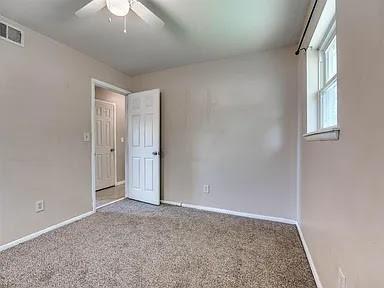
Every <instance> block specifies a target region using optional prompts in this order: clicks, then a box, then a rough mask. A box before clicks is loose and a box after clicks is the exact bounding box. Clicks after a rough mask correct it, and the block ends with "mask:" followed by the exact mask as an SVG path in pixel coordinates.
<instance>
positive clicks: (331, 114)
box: [320, 82, 337, 128]
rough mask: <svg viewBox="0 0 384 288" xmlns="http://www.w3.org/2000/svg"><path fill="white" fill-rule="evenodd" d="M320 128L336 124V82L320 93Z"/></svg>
mask: <svg viewBox="0 0 384 288" xmlns="http://www.w3.org/2000/svg"><path fill="white" fill-rule="evenodd" d="M320 97H321V99H320V101H321V102H320V105H321V107H320V111H321V128H328V127H332V126H336V125H337V82H335V83H333V84H332V85H331V86H330V87H328V88H327V89H325V90H324V91H323V92H322V93H321V95H320Z"/></svg>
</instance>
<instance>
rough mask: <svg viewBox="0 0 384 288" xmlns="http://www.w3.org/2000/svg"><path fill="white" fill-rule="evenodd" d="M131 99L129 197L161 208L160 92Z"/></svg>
mask: <svg viewBox="0 0 384 288" xmlns="http://www.w3.org/2000/svg"><path fill="white" fill-rule="evenodd" d="M128 100H129V101H128V109H127V111H128V117H127V120H128V125H127V126H128V153H127V154H128V159H127V162H128V169H127V172H128V179H129V180H128V185H127V188H126V189H127V194H128V198H131V199H135V200H139V201H143V202H147V203H150V204H155V205H160V90H159V89H155V90H150V91H144V92H139V93H132V94H129V95H128Z"/></svg>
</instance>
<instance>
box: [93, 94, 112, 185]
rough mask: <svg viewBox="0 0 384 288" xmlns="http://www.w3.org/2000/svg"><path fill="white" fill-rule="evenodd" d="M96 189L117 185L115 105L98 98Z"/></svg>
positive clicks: (96, 113)
mask: <svg viewBox="0 0 384 288" xmlns="http://www.w3.org/2000/svg"><path fill="white" fill-rule="evenodd" d="M95 115H96V119H95V120H96V127H95V128H96V131H95V139H96V155H95V157H96V159H95V163H96V190H100V189H104V188H107V187H110V186H114V185H115V105H114V103H108V102H104V101H100V100H96V112H95Z"/></svg>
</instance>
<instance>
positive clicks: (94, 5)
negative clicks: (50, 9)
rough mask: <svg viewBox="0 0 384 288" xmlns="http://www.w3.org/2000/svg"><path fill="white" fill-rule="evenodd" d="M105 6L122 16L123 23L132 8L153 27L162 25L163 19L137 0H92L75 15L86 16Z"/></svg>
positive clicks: (114, 13) (116, 14)
mask: <svg viewBox="0 0 384 288" xmlns="http://www.w3.org/2000/svg"><path fill="white" fill-rule="evenodd" d="M105 6H107V9H108V10H109V11H110V12H111V13H112V14H113V15H115V16H118V17H124V20H125V21H124V25H126V16H127V15H128V13H129V11H130V10H132V11H133V12H135V13H136V15H137V16H139V17H140V18H141V19H143V21H144V22H146V23H147V24H149V25H151V26H152V27H155V28H161V27H163V26H164V22H163V20H161V19H160V18H159V17H157V16H156V15H155V14H154V13H153V12H152V11H151V10H149V8H147V7H146V6H144V4H143V3H141V2H139V1H138V0H92V1H91V2H89V3H88V4H87V5H85V6H84V7H82V8H81V9H80V10H78V11H76V12H75V15H76V16H77V17H80V18H82V17H87V16H90V15H92V14H95V13H97V12H98V11H100V10H101V9H103V8H104V7H105ZM110 21H111V20H110ZM124 32H125V33H126V26H124Z"/></svg>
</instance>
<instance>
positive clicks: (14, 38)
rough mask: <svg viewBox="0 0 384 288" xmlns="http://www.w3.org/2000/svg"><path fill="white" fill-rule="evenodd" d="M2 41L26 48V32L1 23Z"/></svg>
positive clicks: (0, 33)
mask: <svg viewBox="0 0 384 288" xmlns="http://www.w3.org/2000/svg"><path fill="white" fill-rule="evenodd" d="M0 39H3V40H6V41H9V42H11V43H13V44H16V45H18V46H22V47H24V31H22V30H20V29H18V28H16V27H14V26H11V25H9V24H7V23H5V22H3V21H0Z"/></svg>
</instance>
